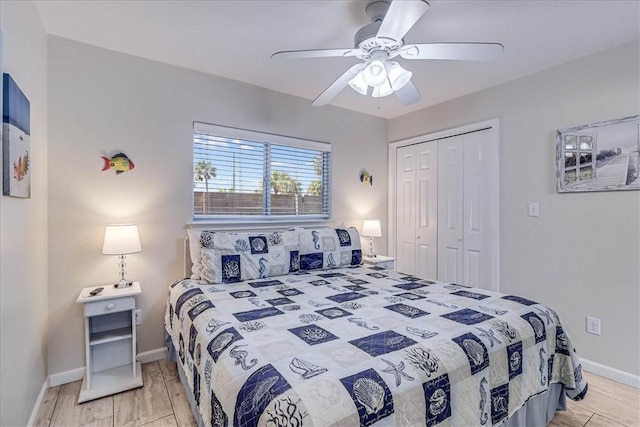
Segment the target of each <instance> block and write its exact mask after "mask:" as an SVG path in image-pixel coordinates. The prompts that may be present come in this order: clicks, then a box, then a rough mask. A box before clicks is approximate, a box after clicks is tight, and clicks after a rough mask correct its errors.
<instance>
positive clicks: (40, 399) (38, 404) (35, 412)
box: [27, 379, 49, 427]
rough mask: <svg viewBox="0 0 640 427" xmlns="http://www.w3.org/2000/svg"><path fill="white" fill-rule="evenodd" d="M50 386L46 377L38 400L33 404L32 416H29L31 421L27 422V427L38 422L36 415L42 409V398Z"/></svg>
mask: <svg viewBox="0 0 640 427" xmlns="http://www.w3.org/2000/svg"><path fill="white" fill-rule="evenodd" d="M48 388H49V382H48V381H47V380H46V379H45V380H44V382H43V383H42V388H41V389H40V394H39V395H38V399H37V400H36V404H35V405H33V410H32V411H31V416H30V417H29V421H28V422H27V427H31V426H33V425H34V424H35V422H36V417H37V416H38V411H39V410H40V405H41V404H42V399H44V395H45V393H46V392H47V389H48Z"/></svg>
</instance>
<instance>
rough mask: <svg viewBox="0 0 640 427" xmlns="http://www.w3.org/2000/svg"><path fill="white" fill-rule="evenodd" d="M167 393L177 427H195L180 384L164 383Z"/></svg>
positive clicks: (174, 381) (194, 420) (174, 382)
mask: <svg viewBox="0 0 640 427" xmlns="http://www.w3.org/2000/svg"><path fill="white" fill-rule="evenodd" d="M165 384H166V386H167V391H168V392H169V398H170V399H171V406H173V413H174V415H175V416H176V421H177V422H178V426H179V427H193V426H197V425H198V423H196V419H195V418H194V416H193V413H192V412H191V406H190V405H189V401H188V400H187V396H186V394H185V391H184V388H182V383H180V381H179V380H173V381H165Z"/></svg>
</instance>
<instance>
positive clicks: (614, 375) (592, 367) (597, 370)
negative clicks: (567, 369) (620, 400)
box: [580, 358, 640, 389]
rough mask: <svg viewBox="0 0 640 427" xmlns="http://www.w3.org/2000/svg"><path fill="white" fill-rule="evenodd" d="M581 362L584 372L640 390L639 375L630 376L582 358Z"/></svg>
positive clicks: (627, 373)
mask: <svg viewBox="0 0 640 427" xmlns="http://www.w3.org/2000/svg"><path fill="white" fill-rule="evenodd" d="M580 362H581V363H582V367H583V368H584V370H585V371H587V372H591V373H592V374H596V375H600V376H601V377H605V378H608V379H610V380H612V381H616V382H619V383H621V384H626V385H628V386H631V387H634V388H637V389H640V376H638V375H634V374H630V373H629V372H625V371H621V370H619V369H616V368H611V367H609V366H605V365H601V364H600V363H596V362H592V361H590V360H586V359H582V358H580Z"/></svg>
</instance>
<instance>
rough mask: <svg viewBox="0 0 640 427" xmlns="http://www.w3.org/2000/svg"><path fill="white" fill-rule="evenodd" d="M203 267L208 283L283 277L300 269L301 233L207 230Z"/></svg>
mask: <svg viewBox="0 0 640 427" xmlns="http://www.w3.org/2000/svg"><path fill="white" fill-rule="evenodd" d="M200 244H201V246H202V270H201V272H200V277H201V278H202V279H204V280H206V281H207V282H209V283H234V282H240V281H243V280H253V279H260V278H265V277H272V276H282V275H284V274H288V273H291V272H296V271H298V269H299V258H298V256H299V255H298V233H297V232H296V231H275V232H272V233H227V232H215V233H212V232H207V231H203V232H202V233H201V235H200Z"/></svg>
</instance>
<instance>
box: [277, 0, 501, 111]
mask: <svg viewBox="0 0 640 427" xmlns="http://www.w3.org/2000/svg"><path fill="white" fill-rule="evenodd" d="M428 8H429V3H427V2H426V1H424V0H395V1H392V0H373V1H370V2H369V3H368V4H367V7H366V9H365V11H366V13H367V15H368V16H369V18H370V19H371V23H369V24H367V25H365V26H364V27H362V28H361V29H360V30H358V32H357V33H356V35H355V37H354V44H355V48H353V49H312V50H291V51H282V52H276V53H274V54H273V55H271V57H272V58H278V59H300V58H322V57H325V58H326V57H351V56H352V57H356V58H358V59H361V60H362V62H360V63H358V64H356V65H354V66H352V67H351V68H349V69H348V70H347V71H346V72H345V73H344V74H343V75H341V76H340V77H338V79H337V80H336V81H334V82H333V83H332V84H331V85H330V86H329V87H328V88H327V89H325V90H324V92H322V93H321V94H320V95H319V96H318V97H317V98H316V99H315V100H314V101H313V103H312V105H314V106H316V107H319V106H322V105H326V104H327V103H329V101H331V100H332V99H333V97H335V96H336V95H337V94H338V93H340V91H342V89H344V88H345V87H346V86H347V85H349V86H351V87H352V88H353V89H354V90H355V91H356V92H358V93H360V94H361V95H371V96H373V97H376V98H378V97H383V96H387V95H391V94H392V93H395V95H396V97H397V98H398V99H399V100H400V102H402V103H403V104H405V105H409V104H413V103H416V102H418V101H420V99H421V98H422V95H420V92H419V91H418V89H417V88H416V87H415V86H414V84H413V83H412V82H411V77H412V75H413V74H412V73H411V71H408V70H405V69H404V68H402V66H401V65H400V64H399V63H398V62H396V61H394V60H393V59H394V58H396V57H397V56H400V57H401V58H404V59H449V60H467V61H490V60H492V59H495V58H497V57H498V56H499V55H500V54H501V53H502V51H503V49H504V47H503V46H502V45H501V44H500V43H455V42H454V43H419V44H404V40H403V37H404V36H405V34H407V32H408V31H409V30H410V29H411V27H413V25H414V24H415V23H416V22H417V21H418V19H420V17H421V16H422V15H423V14H424V13H425V12H426V11H427V9H428Z"/></svg>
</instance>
